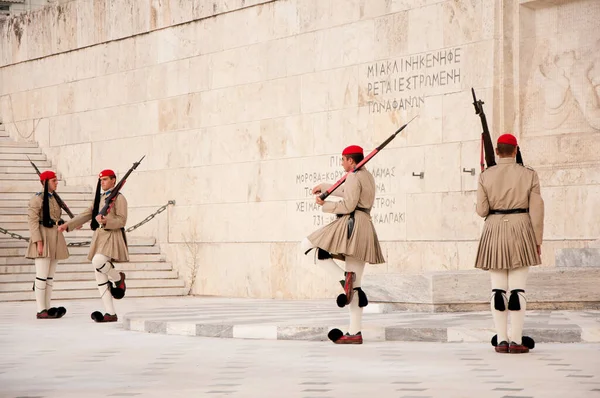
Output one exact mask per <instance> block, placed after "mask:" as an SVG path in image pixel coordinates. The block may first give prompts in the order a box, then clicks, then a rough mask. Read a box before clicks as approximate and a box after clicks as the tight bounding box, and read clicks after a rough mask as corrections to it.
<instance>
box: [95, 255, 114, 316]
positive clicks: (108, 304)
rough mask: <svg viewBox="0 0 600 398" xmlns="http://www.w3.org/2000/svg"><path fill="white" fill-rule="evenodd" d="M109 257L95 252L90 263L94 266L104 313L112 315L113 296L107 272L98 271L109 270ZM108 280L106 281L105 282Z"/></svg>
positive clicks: (110, 265)
mask: <svg viewBox="0 0 600 398" xmlns="http://www.w3.org/2000/svg"><path fill="white" fill-rule="evenodd" d="M109 261H110V257H107V256H105V255H103V254H95V255H94V257H93V258H92V265H93V266H94V273H95V276H96V282H98V291H99V292H100V298H101V299H102V303H103V304H104V310H105V311H106V313H108V314H110V315H114V314H115V313H116V312H115V307H114V305H113V297H112V294H111V293H110V285H111V283H110V282H109V281H108V275H107V274H108V272H106V273H104V272H100V271H98V270H99V269H100V270H101V271H105V270H106V271H109V270H110V268H111V267H112V264H110V262H109ZM107 282H108V283H107Z"/></svg>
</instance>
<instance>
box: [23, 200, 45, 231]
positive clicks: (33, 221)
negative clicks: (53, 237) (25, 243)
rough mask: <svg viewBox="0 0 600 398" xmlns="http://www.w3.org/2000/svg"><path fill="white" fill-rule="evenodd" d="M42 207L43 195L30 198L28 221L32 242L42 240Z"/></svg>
mask: <svg viewBox="0 0 600 398" xmlns="http://www.w3.org/2000/svg"><path fill="white" fill-rule="evenodd" d="M41 209H42V201H41V196H37V195H36V196H34V197H33V198H31V199H30V200H29V206H28V207H27V222H28V223H29V234H30V236H31V238H30V239H31V241H32V242H39V241H41V240H42V234H41V233H40V213H41Z"/></svg>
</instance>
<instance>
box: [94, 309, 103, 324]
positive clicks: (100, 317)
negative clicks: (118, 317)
mask: <svg viewBox="0 0 600 398" xmlns="http://www.w3.org/2000/svg"><path fill="white" fill-rule="evenodd" d="M92 319H93V320H94V322H103V321H104V315H102V313H101V312H100V311H94V312H92Z"/></svg>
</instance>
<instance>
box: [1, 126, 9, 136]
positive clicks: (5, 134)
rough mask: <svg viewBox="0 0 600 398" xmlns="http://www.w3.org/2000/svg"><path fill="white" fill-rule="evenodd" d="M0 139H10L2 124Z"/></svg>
mask: <svg viewBox="0 0 600 398" xmlns="http://www.w3.org/2000/svg"><path fill="white" fill-rule="evenodd" d="M0 137H3V138H10V134H8V131H6V128H5V127H4V125H3V124H0Z"/></svg>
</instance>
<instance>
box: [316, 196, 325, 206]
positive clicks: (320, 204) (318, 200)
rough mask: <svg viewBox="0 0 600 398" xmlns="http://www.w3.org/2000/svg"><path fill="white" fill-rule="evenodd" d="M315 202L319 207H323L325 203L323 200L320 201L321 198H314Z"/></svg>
mask: <svg viewBox="0 0 600 398" xmlns="http://www.w3.org/2000/svg"><path fill="white" fill-rule="evenodd" d="M315 200H316V201H317V204H318V205H319V206H323V205H324V204H325V201H324V200H323V199H321V197H320V196H317V197H316V198H315Z"/></svg>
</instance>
